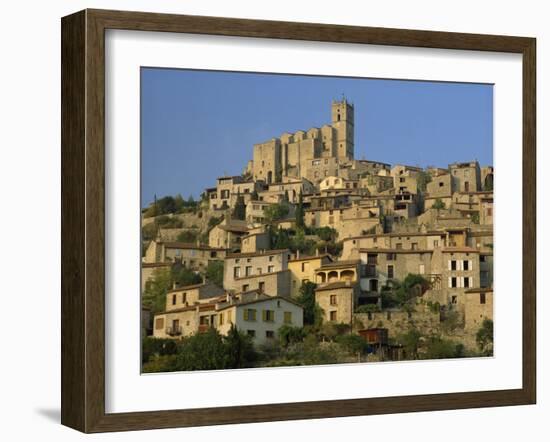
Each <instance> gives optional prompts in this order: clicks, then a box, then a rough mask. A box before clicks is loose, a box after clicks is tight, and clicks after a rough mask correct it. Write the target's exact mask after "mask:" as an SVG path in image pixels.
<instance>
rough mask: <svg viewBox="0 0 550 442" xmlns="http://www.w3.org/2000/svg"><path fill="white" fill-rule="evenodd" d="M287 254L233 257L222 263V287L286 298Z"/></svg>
mask: <svg viewBox="0 0 550 442" xmlns="http://www.w3.org/2000/svg"><path fill="white" fill-rule="evenodd" d="M288 259H289V251H288V250H286V249H284V250H266V251H260V252H255V253H234V254H229V255H227V256H226V259H225V261H224V275H223V286H224V287H225V289H226V290H234V291H236V292H241V291H249V290H254V289H258V290H259V291H261V292H264V293H267V294H269V295H271V296H275V295H283V296H289V295H290V273H289V271H288Z"/></svg>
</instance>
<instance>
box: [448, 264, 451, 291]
mask: <svg viewBox="0 0 550 442" xmlns="http://www.w3.org/2000/svg"><path fill="white" fill-rule="evenodd" d="M448 263H449V270H451V260H450V259H449V261H448ZM450 281H451V280H450V279H449V287H450V286H451V283H450Z"/></svg>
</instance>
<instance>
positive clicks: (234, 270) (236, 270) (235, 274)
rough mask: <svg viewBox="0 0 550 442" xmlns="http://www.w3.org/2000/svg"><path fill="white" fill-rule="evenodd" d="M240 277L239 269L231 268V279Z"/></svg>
mask: <svg viewBox="0 0 550 442" xmlns="http://www.w3.org/2000/svg"><path fill="white" fill-rule="evenodd" d="M240 276H241V268H240V267H233V277H235V278H239V277H240Z"/></svg>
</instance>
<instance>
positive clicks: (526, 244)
mask: <svg viewBox="0 0 550 442" xmlns="http://www.w3.org/2000/svg"><path fill="white" fill-rule="evenodd" d="M106 29H124V30H139V31H160V32H174V33H182V32H185V33H193V34H210V35H222V36H240V37H261V38H273V39H291V40H304V41H323V42H340V43H358V44H376V45H391V46H405V47H418V48H441V49H457V50H476V51H495V52H507V53H517V54H521V55H522V57H523V177H524V178H523V281H522V284H523V330H522V332H523V355H522V365H523V385H522V388H519V389H513V390H497V391H476V392H466V393H460V392H457V393H446V394H428V395H416V396H400V397H380V398H365V399H347V400H330V401H317V402H299V403H285V404H273V405H254V406H231V407H222V408H201V409H188V410H185V409H182V410H170V411H147V412H135V413H118V414H107V413H106V412H105V388H106V387H105V338H106V337H105V327H104V324H105V299H104V292H105V269H104V262H105V192H106V189H105V160H104V158H105V142H104V140H105V77H104V72H105V30H106ZM535 54H536V41H535V39H533V38H525V37H511V36H495V35H474V34H459V33H449V32H432V31H417V30H405V29H384V28H368V27H356V26H340V25H326V24H311V23H291V22H275V21H261V20H241V19H232V18H215V17H198V16H185V15H169V14H153V13H141V12H122V11H106V10H84V11H81V12H78V13H75V14H73V15H70V16H67V17H64V18H63V19H62V306H61V312H62V340H61V344H62V409H61V421H62V424H64V425H67V426H69V427H72V428H75V429H77V430H80V431H83V432H105V431H123V430H143V429H152V428H170V427H186V426H199V425H217V424H231V423H245V422H262V421H281V420H291V419H311V418H326V417H339V416H357V415H371V414H372V415H374V414H384V413H403V412H412V411H430V410H447V409H461V408H474V407H492V406H507V405H521V404H533V403H535V400H536V336H535V332H536V306H535V294H536V150H535V132H536V131H535V115H536V98H535V97H536V96H535V86H536V81H535V80H536V77H535V75H536V74H535Z"/></svg>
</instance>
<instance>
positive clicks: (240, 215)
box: [232, 193, 246, 220]
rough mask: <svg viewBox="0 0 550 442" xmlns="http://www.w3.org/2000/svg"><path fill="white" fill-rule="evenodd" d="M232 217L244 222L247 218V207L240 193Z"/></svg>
mask: <svg viewBox="0 0 550 442" xmlns="http://www.w3.org/2000/svg"><path fill="white" fill-rule="evenodd" d="M232 215H233V218H234V219H239V220H244V219H245V218H246V205H245V203H244V197H243V196H242V195H241V194H240V193H237V201H236V202H235V208H234V209H233V214H232Z"/></svg>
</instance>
